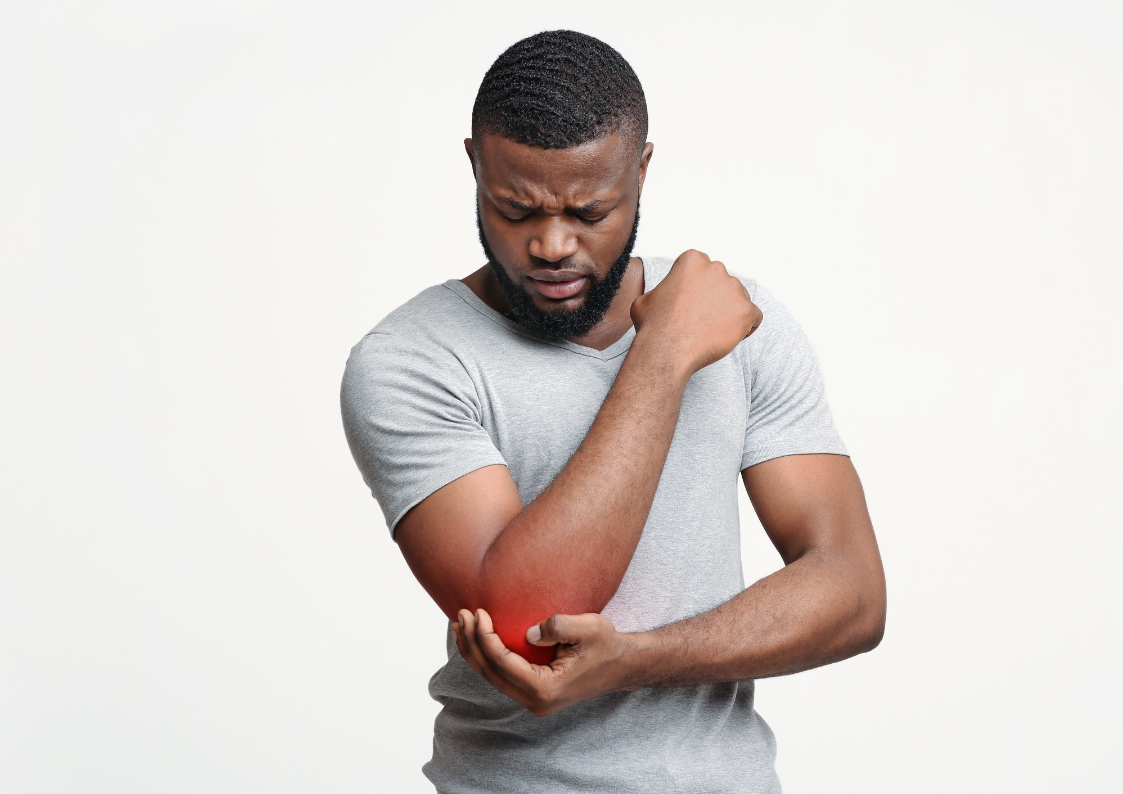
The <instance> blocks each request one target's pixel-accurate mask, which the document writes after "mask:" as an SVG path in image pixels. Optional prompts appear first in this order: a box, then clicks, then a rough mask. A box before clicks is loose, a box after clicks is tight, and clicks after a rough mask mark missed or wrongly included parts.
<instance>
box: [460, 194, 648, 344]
mask: <svg viewBox="0 0 1123 794" xmlns="http://www.w3.org/2000/svg"><path fill="white" fill-rule="evenodd" d="M476 229H477V230H478V231H479V233H480V245H482V246H483V249H484V256H486V257H487V262H488V264H489V265H491V272H492V273H494V274H495V280H496V281H498V282H499V288H500V289H502V290H503V295H504V296H506V298H507V307H508V309H509V311H510V314H511V316H512V317H514V318H515V320H516V321H517V322H518V323H519V325H521V326H523V327H524V328H526V329H527V330H529V331H531V332H532V333H534V334H535V335H537V336H540V337H543V338H545V339H579V338H580V337H582V336H584V335H585V334H587V333H589V331H591V330H593V328H594V326H596V324H597V323H599V322H600V321H601V320H602V319H603V318H604V315H605V313H606V312H607V311H608V307H609V306H611V305H612V301H613V299H614V298H615V297H616V293H617V292H619V290H620V284H621V282H622V281H623V280H624V274H625V273H626V272H628V262H629V261H630V260H631V258H632V248H633V247H634V246H635V244H636V233H637V232H638V231H639V204H636V219H635V220H634V221H633V222H632V233H631V234H630V235H628V242H626V243H625V244H624V250H623V251H621V252H620V256H618V257H616V261H615V262H613V263H612V267H610V268H609V269H608V272H607V273H606V274H605V276H604V278H602V279H601V280H600V281H593V285H592V286H591V287H590V288H589V291H588V293H587V294H586V295H585V302H584V303H582V304H581V305H580V306H578V307H577V308H576V309H573V310H571V311H567V310H566V309H563V308H560V307H559V308H557V309H552V310H550V311H543V310H542V309H539V308H538V307H537V306H535V305H534V301H533V300H532V299H531V297H530V295H528V294H527V292H526V290H524V289H523V288H522V287H520V286H519V285H518V284H516V283H515V282H514V281H512V280H511V277H510V276H508V275H507V271H506V270H504V269H503V266H502V265H500V264H499V261H498V260H497V259H496V258H495V254H494V253H492V251H491V246H490V245H488V244H487V238H486V237H485V236H484V227H483V224H482V223H480V207H479V204H477V205H476Z"/></svg>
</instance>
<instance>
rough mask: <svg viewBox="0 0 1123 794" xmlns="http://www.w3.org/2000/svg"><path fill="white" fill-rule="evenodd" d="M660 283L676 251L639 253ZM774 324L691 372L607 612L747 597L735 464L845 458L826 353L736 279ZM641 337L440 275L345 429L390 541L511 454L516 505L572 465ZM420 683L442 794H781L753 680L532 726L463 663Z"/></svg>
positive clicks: (353, 386)
mask: <svg viewBox="0 0 1123 794" xmlns="http://www.w3.org/2000/svg"><path fill="white" fill-rule="evenodd" d="M643 262H644V286H645V289H646V290H651V289H652V288H654V287H655V286H656V285H657V284H658V283H659V282H660V280H662V278H663V277H664V276H665V275H666V273H667V271H668V270H670V267H671V264H672V263H671V260H669V259H661V258H644V260H643ZM743 282H744V284H745V286H746V288H747V289H748V290H749V294H750V295H751V296H752V299H753V301H754V302H755V303H756V304H757V305H758V306H759V307H760V308H761V310H762V311H763V312H764V321H763V322H762V324H761V326H760V328H758V329H757V331H756V333H754V334H753V335H752V336H751V337H749V338H748V339H747V340H745V341H744V342H742V343H741V344H740V345H738V346H737V347H736V348H735V349H734V351H733V352H732V353H731V354H729V355H728V356H726V357H725V358H723V359H722V360H721V361H718V362H716V363H714V364H711V365H710V366H708V367H706V368H705V369H703V370H701V371H699V372H697V373H696V374H695V375H694V377H692V378H691V379H690V382H689V384H688V385H687V388H686V393H685V395H684V397H683V401H682V410H681V412H680V414H679V420H678V425H677V427H676V429H675V434H674V439H673V441H672V443H671V448H670V452H669V453H668V455H667V461H666V463H665V465H664V467H663V473H662V476H661V477H660V480H659V487H658V489H657V491H656V493H655V500H654V502H653V504H652V506H651V512H650V514H649V516H648V519H647V524H646V525H645V526H644V530H643V535H642V537H641V538H640V541H639V545H638V546H637V547H636V552H635V555H634V556H633V557H632V561H631V564H630V565H629V566H628V570H627V572H626V573H625V575H624V579H623V581H622V582H621V583H620V588H619V589H618V590H617V591H616V595H615V596H613V598H612V600H611V601H610V602H609V603H608V605H607V606H606V607H605V609H604V611H603V613H602V614H604V615H605V616H606V617H608V618H609V619H611V620H612V622H613V624H614V625H615V626H616V628H617V629H618V630H620V631H644V630H647V629H652V628H655V627H658V626H663V625H666V624H668V623H672V622H674V621H677V620H682V619H684V618H688V617H691V616H693V615H697V614H699V613H701V612H705V611H707V610H710V609H713V608H714V607H716V606H718V605H719V604H721V603H723V602H724V601H727V600H729V599H730V598H732V597H733V596H735V595H737V594H738V593H739V592H741V591H742V590H743V589H744V586H745V585H744V579H743V577H742V574H741V552H740V525H739V521H738V515H737V489H738V488H739V487H740V482H739V474H740V472H741V470H743V469H745V468H748V467H749V466H752V465H754V464H756V463H761V462H763V461H766V460H769V459H771V458H776V457H780V456H782V455H798V454H807V453H818V452H827V453H836V454H846V450H845V447H844V446H843V444H842V441H841V440H840V438H839V436H838V433H837V432H836V431H835V428H834V425H833V423H832V421H831V415H830V410H829V409H828V407H827V403H826V399H825V396H824V392H823V381H822V376H821V374H820V370H819V366H818V363H817V361H816V359H815V354H814V352H813V351H812V349H811V346H810V344H809V343H808V341H807V337H806V335H805V334H804V332H803V329H802V328H801V327H800V326H799V324H798V323H797V322H796V321H795V320H794V319H793V318H792V316H791V314H789V312H788V311H787V309H785V308H784V306H783V305H782V304H780V302H779V301H777V300H776V298H775V297H773V296H772V294H771V293H769V292H768V291H767V290H766V289H764V288H763V287H761V286H759V285H758V284H757V283H756V282H755V281H752V280H749V279H744V280H743ZM634 338H635V331H634V330H629V331H628V333H626V334H625V335H624V336H623V338H621V339H620V340H619V341H617V342H616V343H615V344H613V345H611V346H610V347H609V348H607V349H606V350H603V351H602V350H594V349H592V348H587V347H582V346H581V345H577V344H574V343H572V342H567V341H553V340H550V341H547V340H542V339H539V338H537V337H535V336H534V335H533V334H531V333H530V332H529V331H527V330H526V329H524V328H522V327H521V326H519V325H518V324H516V323H514V322H513V321H511V320H508V319H507V318H505V317H503V316H502V315H500V314H499V313H497V312H495V311H494V310H492V309H491V308H489V307H488V306H487V305H486V304H484V303H483V301H481V300H480V299H479V298H478V297H477V296H476V295H475V294H474V293H473V292H472V291H471V290H470V289H469V288H468V287H467V286H465V285H464V284H463V283H461V282H459V281H448V282H445V283H444V284H441V285H439V286H435V287H431V288H429V289H427V290H425V291H424V292H422V293H421V294H420V295H418V296H417V297H415V298H413V299H412V300H410V301H409V302H408V303H406V304H405V305H403V306H401V307H400V308H398V309H396V310H395V311H393V312H391V313H390V314H389V315H388V316H387V317H386V319H384V320H383V321H382V322H380V323H379V324H378V325H377V326H376V327H375V328H374V330H372V331H371V332H370V333H369V334H367V335H366V336H365V337H363V339H362V340H361V341H360V342H359V343H358V344H357V345H356V346H355V347H354V348H353V349H352V351H351V357H350V359H349V360H348V362H347V370H346V373H345V374H344V377H343V390H342V405H343V422H344V427H345V429H346V432H347V440H348V442H349V443H350V445H351V451H352V453H353V455H354V457H355V461H356V462H357V463H358V465H359V469H360V470H361V471H362V474H363V478H364V479H365V480H366V483H367V485H369V486H370V489H371V491H372V493H373V494H374V496H375V498H376V499H377V500H378V503H379V505H380V506H381V507H382V511H383V513H384V514H385V516H386V523H387V525H388V526H389V527H390V530H391V532H393V530H394V527H395V526H396V525H397V522H398V521H399V520H400V519H401V518H402V516H403V515H405V514H406V512H408V511H409V509H410V508H411V507H413V506H414V505H416V504H417V503H418V502H420V501H421V500H423V499H424V498H425V497H427V496H429V495H430V494H431V493H433V492H434V491H436V490H437V489H438V488H441V487H442V486H444V485H447V484H448V483H450V482H452V481H453V480H455V479H457V478H458V477H462V476H463V475H465V474H468V473H469V472H472V471H475V470H476V469H479V468H482V467H483V466H489V465H493V464H501V465H506V466H507V467H508V469H509V470H510V472H511V475H512V476H513V478H514V480H515V483H516V484H517V485H518V489H519V494H520V496H521V497H522V500H523V503H524V504H526V503H529V502H530V501H532V500H534V499H535V498H536V497H537V496H538V495H539V494H540V493H541V492H542V491H543V490H544V489H545V488H546V486H547V485H549V483H550V482H551V481H553V479H554V478H555V477H556V476H557V475H558V473H559V472H560V471H561V470H562V468H563V467H564V466H565V464H566V463H567V462H568V461H569V459H570V457H571V456H572V455H573V453H574V452H575V451H576V450H577V447H578V445H579V444H580V443H581V441H582V439H583V438H584V437H585V433H586V432H587V431H588V429H589V427H590V426H591V425H592V423H593V419H594V418H595V417H596V414H597V411H599V410H600V406H601V403H602V402H603V401H604V398H605V396H606V395H607V394H608V390H609V387H611V386H612V382H613V380H614V379H615V377H616V373H617V372H618V371H619V369H620V364H621V363H622V362H623V360H624V357H625V355H626V354H627V352H628V349H629V347H630V346H631V343H632V340H633V339H634ZM447 648H448V663H447V664H446V665H445V666H444V667H442V668H441V669H440V670H438V671H437V672H436V674H435V675H434V676H433V678H432V679H431V680H430V682H429V693H430V695H431V696H432V697H433V698H434V699H435V700H437V701H438V702H439V703H441V704H442V705H443V706H444V708H443V709H442V710H441V712H440V714H439V715H438V716H437V719H436V723H435V728H434V731H435V735H434V738H433V758H432V760H431V761H429V763H427V764H426V765H425V767H424V772H425V774H426V775H427V776H428V777H429V779H430V780H431V781H432V782H433V783H434V784H435V785H436V787H437V788H438V789H439V790H441V791H444V792H449V793H450V794H483V793H484V792H488V793H489V794H490V793H491V792H511V793H512V794H515V793H516V792H518V793H520V794H521V792H529V791H550V792H577V791H583V792H585V791H613V792H637V793H638V792H651V791H659V792H699V791H705V792H754V793H755V792H778V791H779V790H780V784H779V781H778V779H777V778H776V772H775V753H776V744H775V739H774V738H773V735H772V731H771V730H770V729H769V727H768V725H767V724H766V723H765V722H764V720H762V719H761V718H760V717H759V716H758V715H757V713H756V711H755V710H754V709H753V682H752V681H743V682H740V683H725V684H710V685H704V686H683V687H667V688H649V689H641V690H637V691H635V692H614V693H611V694H608V695H603V696H601V697H598V698H595V699H593V700H590V701H586V702H585V703H581V704H578V705H576V706H572V707H570V708H567V709H563V710H562V711H559V712H556V713H554V714H552V715H550V716H548V717H542V718H539V717H535V716H533V715H531V714H530V713H529V712H527V711H525V710H524V709H523V708H522V707H520V706H519V705H518V704H516V703H515V702H514V701H512V700H510V699H509V698H508V697H507V696H505V695H503V694H501V693H499V692H498V691H496V690H495V689H493V688H492V687H491V685H490V684H488V683H487V682H485V681H484V680H483V679H482V678H480V677H479V676H478V675H477V674H476V673H475V672H474V671H473V670H472V669H471V668H470V667H468V665H467V663H465V662H464V660H463V659H461V657H460V654H459V653H458V652H457V650H456V645H455V643H454V642H453V640H452V635H451V632H450V633H449V635H448V637H447Z"/></svg>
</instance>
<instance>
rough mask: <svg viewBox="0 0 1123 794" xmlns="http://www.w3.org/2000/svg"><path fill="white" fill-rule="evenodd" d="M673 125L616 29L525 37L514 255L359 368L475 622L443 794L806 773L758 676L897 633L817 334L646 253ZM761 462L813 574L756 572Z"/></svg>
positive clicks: (776, 309)
mask: <svg viewBox="0 0 1123 794" xmlns="http://www.w3.org/2000/svg"><path fill="white" fill-rule="evenodd" d="M646 138H647V107H646V101H645V99H644V95H643V90H642V88H641V87H640V83H639V80H638V79H637V78H636V75H635V73H634V72H633V71H632V69H631V67H630V66H629V65H628V64H627V62H626V61H624V59H623V58H622V57H621V56H620V55H619V53H617V52H616V51H615V50H613V49H612V48H611V47H609V46H608V45H606V44H604V43H603V42H600V41H598V40H597V39H594V38H591V37H589V36H585V35H582V34H579V33H573V32H570V31H554V32H549V33H541V34H538V35H536V36H531V37H530V38H528V39H525V40H523V41H520V42H519V43H517V44H515V45H514V46H512V47H511V48H510V49H508V50H507V51H506V52H505V53H503V55H501V56H500V57H499V59H498V60H497V61H496V62H495V63H494V64H493V65H492V67H491V69H489V70H488V72H487V74H486V75H485V77H484V80H483V84H482V85H481V86H480V90H479V94H478V95H477V97H476V103H475V107H474V108H473V111H472V137H471V138H470V139H468V140H466V141H465V147H466V149H467V153H468V158H469V160H470V161H471V164H472V169H473V172H474V174H475V177H476V185H477V202H478V203H477V211H478V220H479V231H480V241H481V243H482V244H483V247H484V252H485V254H486V255H487V260H488V263H487V264H486V265H485V266H484V267H482V268H480V269H479V270H477V271H476V272H475V273H472V274H471V275H469V276H467V277H465V278H464V279H463V280H461V281H449V282H447V283H445V284H442V285H439V286H436V287H432V288H430V289H427V290H425V291H424V292H422V293H421V294H420V295H418V296H417V297H415V298H413V299H412V300H410V301H409V302H407V303H406V304H405V305H404V306H402V307H400V308H399V309H397V310H395V311H394V312H392V313H391V314H390V315H389V316H388V317H387V318H386V319H384V320H383V321H382V322H381V323H379V324H378V326H377V327H376V328H375V329H374V330H373V331H371V332H370V333H369V334H368V335H367V336H365V337H364V338H363V339H362V340H361V341H360V342H359V344H358V345H356V346H355V348H354V349H353V350H352V352H351V357H350V359H349V361H348V364H347V371H346V374H345V375H344V380H343V391H342V404H343V417H344V426H345V428H346V431H347V438H348V441H349V443H350V445H351V450H352V452H353V454H354V456H355V460H356V462H357V463H358V465H359V468H360V470H361V471H362V473H363V476H364V478H365V480H366V482H367V484H368V485H369V486H370V488H371V490H372V492H373V493H374V496H375V497H376V498H377V499H378V502H379V504H380V505H381V507H382V509H383V511H384V513H385V516H386V521H387V524H388V525H389V527H390V530H391V533H392V534H393V537H394V539H395V540H396V541H397V543H398V545H399V547H400V548H401V550H402V553H403V554H404V555H405V558H406V560H407V562H408V563H409V565H410V568H411V569H412V570H413V572H414V574H415V575H416V576H417V578H418V580H419V581H420V582H421V584H422V585H423V586H424V587H425V589H426V590H427V591H428V592H429V594H430V595H431V596H432V597H433V598H434V600H435V601H436V602H437V604H439V605H440V607H441V608H442V609H443V610H444V611H445V613H446V614H447V615H448V616H449V618H450V621H451V623H450V629H449V661H448V664H447V665H445V666H444V667H443V668H442V669H441V670H440V671H438V673H437V674H436V675H435V676H434V677H433V679H432V681H431V683H430V687H429V691H430V694H431V695H432V696H433V697H434V698H435V699H436V700H438V701H439V702H440V703H441V704H443V706H444V709H443V710H442V711H441V713H440V715H439V716H438V717H437V720H436V726H435V737H434V742H433V759H432V760H431V761H430V762H429V763H428V764H426V765H425V768H424V771H425V773H426V775H427V776H428V777H429V779H430V780H431V781H433V783H434V784H435V785H436V787H437V788H438V789H439V790H440V791H444V792H456V793H460V792H464V793H465V794H466V793H467V792H526V791H551V792H563V791H628V792H631V791H635V792H650V791H660V792H672V791H676V792H677V791H682V792H700V791H705V792H774V791H779V782H778V781H777V779H776V773H775V766H774V758H775V742H774V739H773V736H772V732H771V731H770V730H769V728H768V726H767V725H766V724H765V723H764V722H763V720H761V719H760V717H759V716H758V715H757V714H756V712H755V710H754V709H753V679H756V678H760V677H765V676H774V675H783V674H785V673H793V672H797V671H799V670H805V669H808V668H811V667H815V666H818V665H822V664H828V663H830V662H834V661H838V660H840V659H844V658H846V657H848V656H852V655H854V654H856V653H861V652H863V651H868V650H870V649H872V648H873V647H874V646H876V645H877V643H878V642H879V640H880V638H881V634H882V630H883V626H884V619H885V584H884V576H883V573H882V569H881V560H880V557H879V555H878V551H877V545H876V542H875V540H874V535H873V528H872V526H871V524H870V520H869V515H868V512H867V510H866V506H865V501H864V498H863V495H862V489H861V484H860V483H859V481H858V477H857V474H856V473H855V471H854V468H853V467H852V466H851V464H850V460H849V458H848V457H846V453H845V448H844V447H843V445H842V442H841V440H840V439H839V437H838V435H837V433H836V432H835V430H834V427H833V424H832V421H831V417H830V412H829V409H828V408H827V405H826V402H825V398H824V394H823V384H822V379H821V376H820V372H819V368H818V365H817V363H816V361H815V357H814V354H813V352H812V350H811V348H810V346H809V344H808V342H807V339H806V338H805V336H804V333H803V331H802V329H801V328H800V326H799V325H798V324H797V323H796V322H795V321H794V320H793V319H792V317H791V315H790V314H789V313H788V312H787V310H786V309H785V308H784V307H783V306H782V305H781V304H780V303H779V302H777V300H776V299H775V298H774V297H772V295H771V294H770V293H768V292H767V291H766V290H765V289H764V288H762V287H761V286H759V285H758V284H756V283H755V282H753V281H751V280H740V279H737V278H734V277H732V276H730V275H729V274H728V273H727V272H726V270H725V268H724V266H723V265H722V264H721V263H720V262H715V261H711V260H710V259H709V258H708V257H707V256H706V255H704V254H701V253H699V252H697V251H687V252H686V253H684V254H682V255H681V256H679V257H678V258H677V259H676V260H675V261H674V263H673V264H672V263H671V262H670V261H669V260H666V259H660V258H647V257H645V258H643V259H640V258H637V257H633V256H631V251H632V245H633V243H634V241H635V234H636V228H637V225H638V222H639V199H640V193H641V191H642V189H643V183H644V179H645V177H646V175H647V168H648V165H649V163H650V162H651V155H652V148H653V147H652V145H651V144H650V143H648V142H647V140H646ZM762 311H763V315H762ZM762 316H763V319H762ZM738 475H740V476H741V479H743V481H744V484H745V487H746V488H747V489H748V493H749V496H750V498H751V500H752V503H753V505H754V507H755V508H756V511H757V514H758V515H759V516H760V519H761V523H762V524H763V526H764V528H765V530H766V531H767V532H768V535H769V537H770V538H771V540H772V542H773V543H774V544H775V545H776V548H777V549H778V550H779V552H780V554H781V556H782V557H783V559H784V562H785V567H784V568H783V569H781V570H780V571H778V572H776V573H775V574H773V575H771V576H769V577H767V578H765V579H763V580H761V581H760V582H757V583H756V584H754V585H753V586H752V587H750V588H748V589H745V587H744V582H743V579H742V575H741V567H740V551H739V531H740V530H739V523H738V516H737V492H736V489H737V482H736V481H737V477H738Z"/></svg>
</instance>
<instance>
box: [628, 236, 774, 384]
mask: <svg viewBox="0 0 1123 794" xmlns="http://www.w3.org/2000/svg"><path fill="white" fill-rule="evenodd" d="M762 319H764V315H763V314H762V313H761V311H760V309H759V308H758V307H757V306H756V304H754V303H753V302H752V299H751V298H750V297H749V292H748V290H746V289H745V285H744V284H742V283H741V281H740V279H737V278H735V277H733V276H731V275H729V273H728V271H726V269H725V265H723V264H722V263H721V262H717V261H711V260H710V258H709V257H708V256H706V255H705V254H703V253H702V252H700V251H693V250H691V251H687V252H686V253H684V254H682V256H680V257H679V258H678V259H676V260H675V263H674V265H673V266H672V267H671V271H670V272H669V273H668V274H667V276H666V278H664V279H663V281H661V282H660V283H659V286H657V287H655V289H653V290H651V291H650V292H648V293H646V294H644V295H640V296H639V297H638V298H636V299H635V300H634V301H633V302H632V323H633V324H634V325H635V327H636V333H637V335H639V336H642V337H644V338H648V339H651V338H654V340H656V344H657V346H658V347H659V350H660V355H663V356H665V355H667V354H668V353H669V354H670V355H671V356H672V357H674V358H675V359H676V360H677V361H678V362H679V363H680V364H681V365H682V366H684V367H685V368H686V373H687V376H689V375H692V374H693V373H695V372H697V371H698V370H700V369H702V368H703V367H706V366H709V365H710V364H712V363H714V362H715V361H718V360H719V359H721V358H724V357H725V356H726V355H728V354H729V352H730V351H731V350H733V348H734V347H736V346H737V344H738V343H739V342H740V341H741V340H743V339H744V338H745V337H747V336H748V335H749V334H751V333H752V332H753V331H755V330H756V329H757V326H759V325H760V322H761V320H762ZM639 336H637V338H639Z"/></svg>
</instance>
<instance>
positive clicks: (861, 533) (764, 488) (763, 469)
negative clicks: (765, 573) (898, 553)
mask: <svg viewBox="0 0 1123 794" xmlns="http://www.w3.org/2000/svg"><path fill="white" fill-rule="evenodd" d="M741 478H742V479H743V480H744V483H745V490H746V491H748V494H749V499H750V500H751V501H752V503H753V508H754V509H755V510H756V513H757V516H758V517H759V518H760V523H761V525H762V526H763V527H764V530H765V532H767V533H768V537H769V539H770V540H771V541H772V544H773V545H774V546H775V547H776V550H777V551H779V552H780V556H781V557H782V558H783V560H784V564H785V565H787V564H790V563H792V562H794V561H795V560H797V559H799V558H800V557H801V556H803V555H804V554H805V553H807V552H808V551H810V550H811V549H814V548H822V549H831V550H835V551H840V552H844V553H847V554H855V555H858V556H859V557H860V558H863V560H864V561H868V562H873V561H874V560H876V562H877V565H878V567H880V558H879V557H878V554H877V544H876V541H875V540H874V534H873V524H872V522H871V521H870V516H869V511H868V510H867V508H866V500H865V495H864V494H863V492H862V483H861V481H860V480H859V479H858V473H857V472H856V471H855V470H854V466H853V464H852V463H851V462H850V458H848V457H846V456H845V455H831V454H816V455H786V456H783V457H779V458H773V459H772V460H768V461H765V462H763V463H758V464H756V465H754V466H750V467H749V468H747V469H745V470H744V471H742V472H741ZM871 555H872V556H871Z"/></svg>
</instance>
